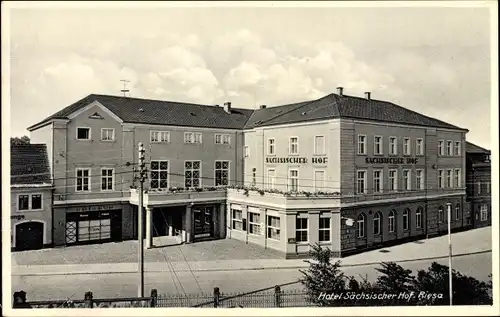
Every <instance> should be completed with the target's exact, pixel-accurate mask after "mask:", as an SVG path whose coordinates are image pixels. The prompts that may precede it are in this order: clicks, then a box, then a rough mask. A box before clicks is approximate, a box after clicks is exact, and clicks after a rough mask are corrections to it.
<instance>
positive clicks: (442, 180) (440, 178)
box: [438, 170, 444, 188]
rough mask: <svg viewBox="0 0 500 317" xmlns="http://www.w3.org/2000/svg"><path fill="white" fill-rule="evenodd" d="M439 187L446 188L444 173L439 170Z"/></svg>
mask: <svg viewBox="0 0 500 317" xmlns="http://www.w3.org/2000/svg"><path fill="white" fill-rule="evenodd" d="M438 187H439V188H444V171H443V170H438Z"/></svg>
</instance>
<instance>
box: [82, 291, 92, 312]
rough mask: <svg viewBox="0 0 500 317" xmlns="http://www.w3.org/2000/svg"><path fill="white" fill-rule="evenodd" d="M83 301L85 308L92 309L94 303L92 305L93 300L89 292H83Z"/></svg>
mask: <svg viewBox="0 0 500 317" xmlns="http://www.w3.org/2000/svg"><path fill="white" fill-rule="evenodd" d="M84 301H85V308H94V303H93V299H92V292H90V291H88V292H85V298H84Z"/></svg>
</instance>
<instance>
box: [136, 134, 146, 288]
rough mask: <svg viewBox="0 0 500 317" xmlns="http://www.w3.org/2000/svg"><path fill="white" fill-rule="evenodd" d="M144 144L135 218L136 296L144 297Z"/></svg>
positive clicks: (140, 146)
mask: <svg viewBox="0 0 500 317" xmlns="http://www.w3.org/2000/svg"><path fill="white" fill-rule="evenodd" d="M145 152H146V150H145V149H144V145H143V144H142V142H139V206H138V208H137V210H138V212H137V219H138V221H137V222H138V229H137V237H138V244H139V247H138V266H139V290H138V297H144V239H143V230H142V227H143V223H144V221H143V216H144V213H143V202H142V200H143V193H144V180H145V178H146V163H145V156H144V153H145Z"/></svg>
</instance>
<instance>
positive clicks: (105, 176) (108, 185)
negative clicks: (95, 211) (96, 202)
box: [101, 168, 114, 191]
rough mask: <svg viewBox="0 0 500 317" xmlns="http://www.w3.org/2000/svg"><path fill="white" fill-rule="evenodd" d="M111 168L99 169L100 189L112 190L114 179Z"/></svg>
mask: <svg viewBox="0 0 500 317" xmlns="http://www.w3.org/2000/svg"><path fill="white" fill-rule="evenodd" d="M113 171H114V170H113V169H112V168H102V169H101V190H102V191H107V190H113V188H114V185H113V184H114V181H113V174H114V173H113Z"/></svg>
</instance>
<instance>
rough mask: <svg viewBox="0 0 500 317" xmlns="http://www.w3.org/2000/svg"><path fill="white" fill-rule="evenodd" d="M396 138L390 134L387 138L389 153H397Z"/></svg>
mask: <svg viewBox="0 0 500 317" xmlns="http://www.w3.org/2000/svg"><path fill="white" fill-rule="evenodd" d="M397 143H398V138H396V137H393V136H391V137H390V138H389V154H390V155H396V154H398V144H397Z"/></svg>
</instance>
